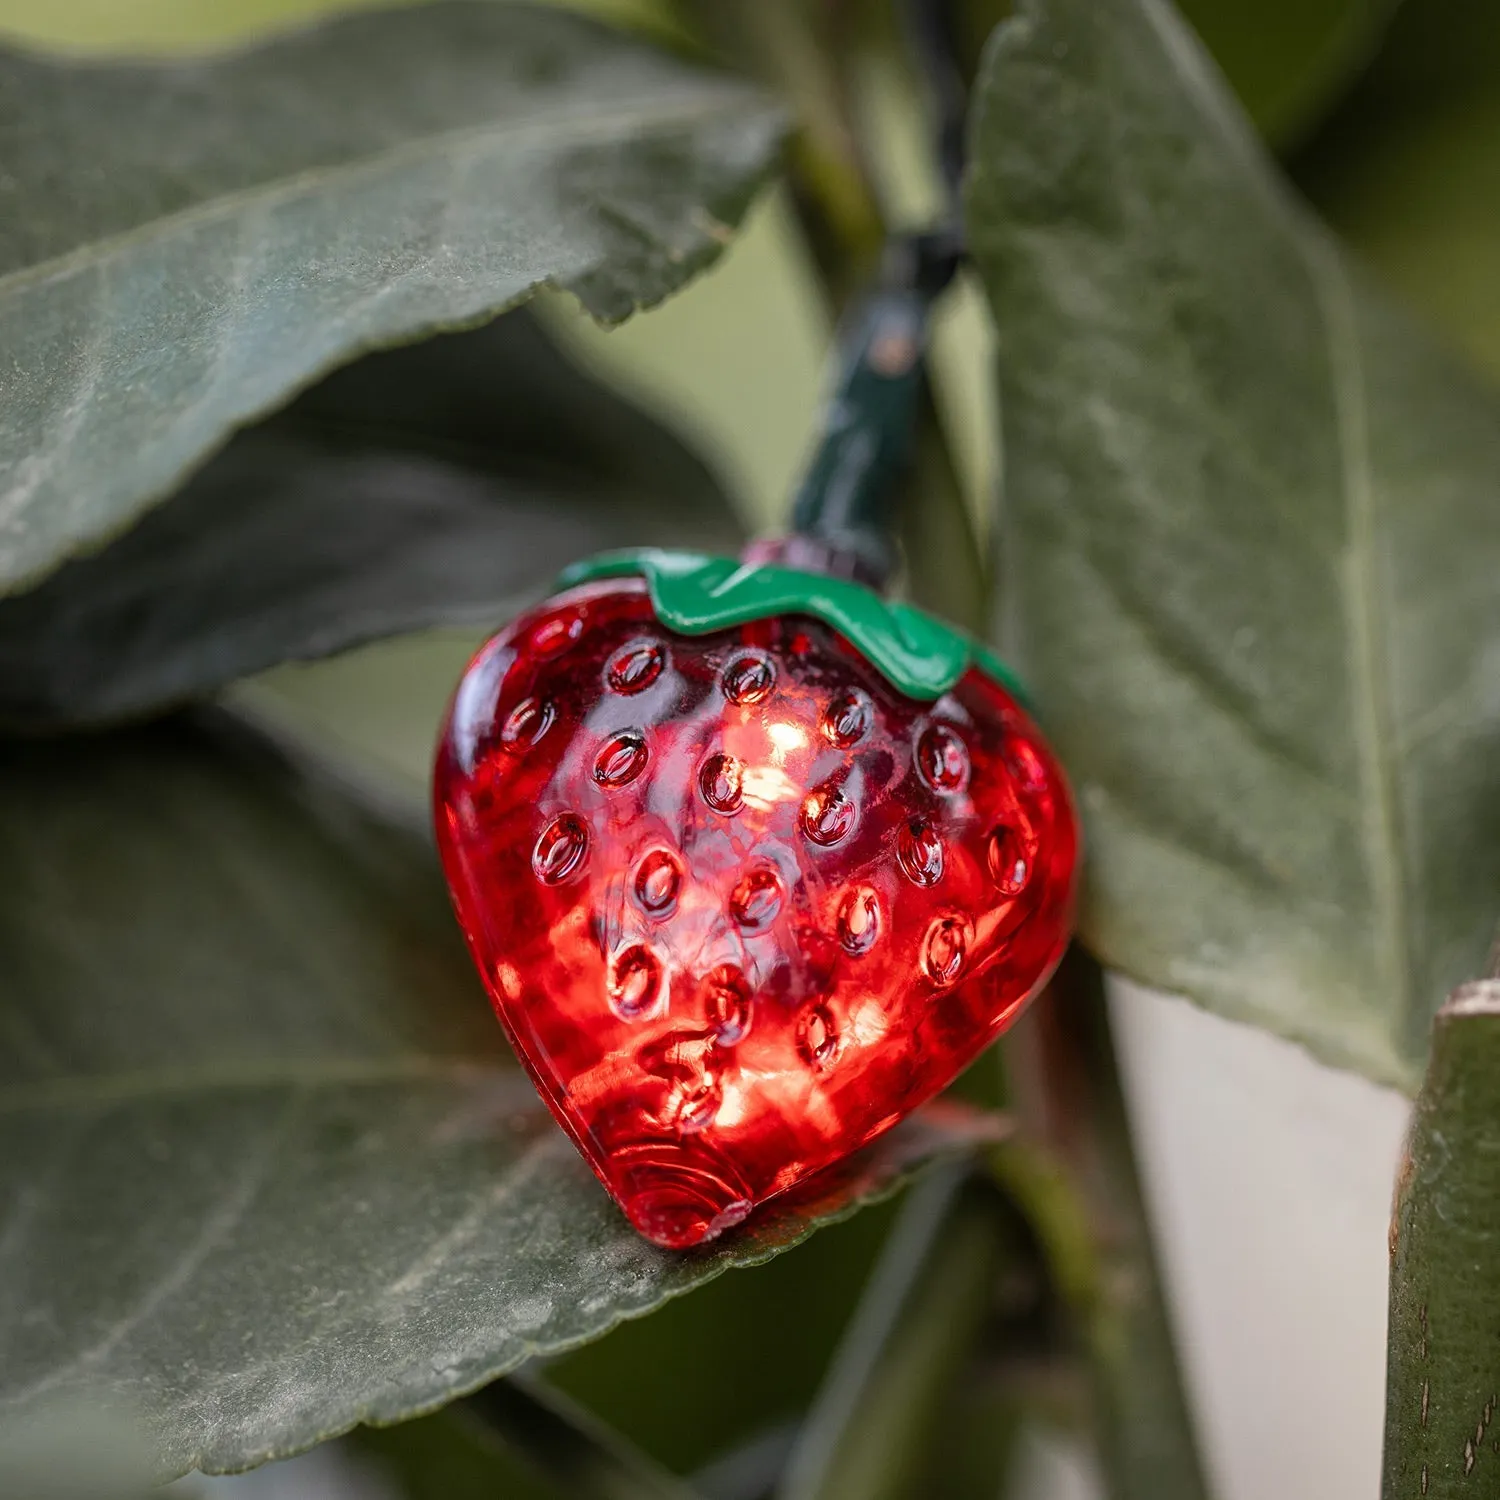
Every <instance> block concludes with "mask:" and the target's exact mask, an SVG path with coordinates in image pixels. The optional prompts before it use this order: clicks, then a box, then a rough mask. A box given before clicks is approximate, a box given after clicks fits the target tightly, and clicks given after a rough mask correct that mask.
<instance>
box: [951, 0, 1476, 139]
mask: <svg viewBox="0 0 1500 1500" xmlns="http://www.w3.org/2000/svg"><path fill="white" fill-rule="evenodd" d="M1438 3H1440V4H1445V3H1448V0H1438ZM1452 3H1454V4H1458V5H1462V4H1463V3H1464V0H1452ZM1400 6H1401V0H1183V4H1182V7H1181V9H1182V12H1183V14H1184V15H1185V16H1186V18H1187V20H1188V21H1189V22H1190V24H1191V25H1192V26H1193V28H1194V30H1196V31H1197V33H1198V35H1199V37H1200V38H1201V39H1202V41H1203V44H1204V46H1205V47H1207V48H1208V50H1209V52H1210V54H1211V55H1212V56H1213V59H1214V61H1215V62H1216V63H1217V64H1218V65H1219V67H1220V68H1221V69H1223V71H1224V76H1225V78H1226V79H1227V80H1228V83H1229V86H1230V88H1232V89H1233V90H1234V92H1235V94H1236V95H1237V96H1238V98H1239V100H1240V103H1241V104H1242V105H1243V106H1244V108H1245V110H1246V112H1247V113H1248V114H1249V115H1250V118H1251V119H1252V120H1253V121H1254V122H1255V125H1256V127H1257V128H1258V129H1259V131H1260V133H1261V134H1262V135H1263V136H1264V137H1265V138H1266V139H1267V140H1268V141H1270V142H1271V144H1272V145H1274V146H1277V147H1281V148H1285V147H1288V146H1294V145H1295V144H1296V143H1297V142H1298V141H1299V140H1300V139H1301V138H1302V137H1304V136H1305V135H1306V134H1307V133H1308V131H1309V130H1311V129H1312V128H1313V127H1314V126H1316V125H1317V123H1318V121H1319V120H1320V119H1322V117H1323V116H1324V115H1326V114H1327V113H1328V111H1329V110H1330V109H1331V108H1332V107H1333V106H1334V105H1335V104H1336V103H1337V102H1338V100H1339V98H1340V96H1341V95H1342V94H1343V93H1344V92H1345V90H1346V89H1347V88H1348V87H1349V85H1350V84H1351V83H1352V82H1353V80H1354V79H1355V78H1356V77H1357V76H1358V74H1359V71H1360V69H1361V68H1362V67H1364V66H1365V64H1367V63H1368V62H1369V60H1370V57H1371V55H1372V54H1373V53H1374V51H1375V50H1376V48H1377V47H1378V46H1379V44H1380V40H1381V37H1382V34H1383V33H1384V31H1385V28H1386V26H1387V24H1388V23H1389V21H1390V17H1391V14H1392V12H1393V11H1397V10H1398V9H1399V8H1400ZM1018 8H1019V7H1017V6H1015V5H1012V4H1011V3H1010V0H962V3H961V4H960V5H959V7H958V13H959V23H960V37H959V39H960V44H961V47H962V49H963V52H964V53H965V54H966V59H967V58H969V57H972V58H976V59H977V56H978V49H979V44H980V43H981V42H982V41H983V40H984V39H985V38H986V37H987V36H988V35H989V34H990V32H991V30H992V29H993V28H994V27H995V26H996V25H997V24H998V23H999V22H1000V21H1001V20H1002V19H1004V18H1005V17H1006V16H1008V15H1010V14H1011V13H1012V12H1013V11H1014V10H1016V9H1018ZM1430 8H1431V0H1428V3H1425V4H1423V5H1411V6H1407V7H1406V9H1407V10H1408V11H1425V10H1429V9H1430Z"/></svg>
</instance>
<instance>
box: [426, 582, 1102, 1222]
mask: <svg viewBox="0 0 1500 1500" xmlns="http://www.w3.org/2000/svg"><path fill="white" fill-rule="evenodd" d="M563 581H564V583H565V585H570V586H567V587H565V588H564V591H563V592H561V593H559V594H557V595H554V596H553V597H552V598H550V599H548V600H546V601H545V602H544V603H543V604H541V605H539V606H538V607H537V608H535V609H533V610H532V611H531V612H530V613H528V614H526V615H524V616H522V617H521V618H520V619H518V620H516V621H515V622H514V623H513V624H511V625H510V626H509V627H508V628H507V629H505V630H503V631H502V632H501V633H500V634H499V635H497V636H495V637H494V638H493V639H492V640H491V641H489V642H488V644H487V645H485V646H484V648H483V649H482V650H481V651H480V652H479V654H478V655H477V656H476V657H475V659H474V661H473V662H472V664H471V665H470V667H469V669H468V671H467V673H466V674H465V676H464V678H463V680H462V682H461V683H460V685H459V688H458V690H457V693H456V695H455V697H454V700H453V704H452V707H451V709H450V712H449V717H448V720H447V722H446V725H445V727H444V730H443V734H442V739H441V743H440V746H439V750H438V757H437V767H436V775H435V793H434V794H435V808H436V818H437V834H438V842H439V847H440V849H441V853H442V859H443V865H444V868H445V870H446V872H447V877H448V881H449V884H450V886H451V888H452V892H453V899H454V903H455V906H456V908H457V911H458V916H459V920H460V922H461V924H462V926H463V929H464V933H465V935H466V936H467V938H468V942H469V946H470V949H471V950H472V952H473V955H474V959H475V962H476V963H477V964H478V966H479V970H480V973H481V975H482V976H483V979H484V982H485V985H486V987H487V988H488V990H489V993H490V997H491V999H492V1000H493V1002H494V1006H495V1010H496V1012H497V1014H498V1015H499V1017H500V1020H501V1022H502V1023H503V1025H504V1026H505V1029H506V1031H507V1033H508V1034H509V1036H510V1039H511V1042H512V1044H513V1045H514V1047H515V1049H516V1051H517V1053H518V1054H519V1055H520V1058H521V1060H522V1062H523V1063H524V1064H525V1066H526V1067H527V1069H528V1070H529V1072H530V1074H531V1076H532V1078H533V1080H534V1081H535V1083H536V1085H537V1087H538V1089H539V1090H540V1091H541V1094H542V1096H543V1098H545V1099H546V1101H547V1103H548V1105H549V1106H550V1107H551V1109H552V1112H553V1114H554V1115H555V1116H556V1117H557V1119H558V1121H559V1122H560V1123H561V1125H562V1126H563V1128H564V1129H565V1130H566V1131H567V1132H568V1134H569V1135H570V1136H571V1137H572V1139H573V1141H574V1142H575V1143H576V1145H577V1146H578V1148H579V1150H580V1151H581V1152H582V1153H583V1155H584V1156H585V1158H586V1159H587V1160H588V1162H589V1165H590V1166H591V1167H592V1168H593V1169H594V1171H595V1172H596V1173H597V1174H598V1176H599V1179H600V1181H601V1182H603V1184H604V1186H605V1187H606V1188H607V1189H608V1190H609V1192H610V1193H611V1194H612V1195H613V1197H614V1198H615V1201H616V1202H617V1203H618V1204H619V1205H620V1207H621V1209H623V1211H624V1212H625V1214H626V1216H627V1217H628V1218H629V1219H630V1221H631V1223H632V1224H633V1225H634V1226H635V1227H636V1228H637V1229H638V1230H639V1231H640V1233H641V1234H643V1235H645V1236H646V1238H648V1239H650V1240H653V1241H655V1242H656V1243H657V1244H659V1245H663V1246H667V1247H670V1248H682V1247H686V1246H690V1245H694V1244H698V1243H700V1242H702V1241H704V1240H708V1239H711V1238H713V1237H714V1236H715V1235H717V1234H719V1233H721V1232H722V1231H723V1230H724V1229H726V1228H728V1227H729V1226H730V1225H733V1224H736V1223H738V1222H739V1221H740V1220H741V1219H743V1218H744V1217H745V1216H746V1215H747V1214H748V1213H749V1212H750V1211H751V1209H752V1208H754V1207H755V1206H757V1205H758V1204H761V1203H763V1202H765V1201H766V1199H768V1198H771V1197H773V1196H775V1195H776V1194H778V1193H781V1192H784V1191H785V1190H787V1189H788V1188H791V1187H793V1186H794V1185H796V1184H798V1183H801V1182H802V1181H804V1180H805V1179H806V1178H808V1177H809V1176H811V1175H812V1174H814V1173H816V1172H818V1171H820V1170H821V1169H823V1168H825V1167H827V1166H829V1165H831V1164H832V1163H834V1162H835V1161H837V1160H838V1159H839V1158H841V1157H843V1156H845V1155H846V1154H848V1153H849V1152H851V1151H854V1150H855V1149H857V1148H858V1147H860V1146H862V1145H864V1144H865V1143H866V1142H868V1141H870V1140H871V1139H872V1138H873V1137H875V1136H877V1135H879V1134H880V1133H881V1132H882V1131H884V1130H887V1129H889V1128H890V1127H891V1126H892V1125H894V1124H895V1123H896V1122H897V1121H898V1120H900V1119H901V1118H902V1117H903V1116H904V1115H906V1114H907V1113H909V1112H910V1111H911V1110H912V1109H914V1108H915V1107H916V1106H917V1105H919V1104H921V1103H922V1102H923V1101H925V1100H927V1099H929V1098H930V1097H931V1096H932V1095H934V1094H936V1093H937V1092H938V1091H939V1090H940V1089H942V1088H944V1087H945V1086H946V1085H947V1084H948V1083H950V1082H951V1081H952V1080H953V1078H954V1077H955V1076H956V1075H957V1074H958V1073H959V1072H961V1071H962V1069H963V1068H964V1067H965V1066H966V1065H967V1064H968V1063H969V1062H971V1061H972V1060H973V1059H974V1057H975V1056H977V1054H978V1053H979V1052H980V1051H982V1050H983V1049H984V1048H985V1047H986V1046H987V1045H988V1044H989V1043H990V1042H992V1041H993V1040H994V1039H995V1037H997V1036H998V1035H999V1034H1000V1033H1001V1032H1002V1031H1004V1030H1005V1028H1006V1027H1007V1026H1008V1025H1009V1024H1010V1023H1011V1021H1012V1020H1014V1019H1015V1017H1016V1015H1017V1014H1018V1012H1019V1011H1020V1010H1021V1009H1022V1007H1023V1006H1024V1005H1025V1004H1026V1002H1027V1001H1028V1000H1029V999H1030V998H1031V997H1032V996H1033V995H1034V994H1035V993H1036V992H1037V990H1038V989H1039V988H1040V987H1041V985H1042V984H1043V983H1044V982H1045V980H1046V979H1047V977H1048V975H1049V974H1050V973H1051V971H1052V969H1053V967H1054V966H1055V965H1056V963H1057V961H1058V960H1059V958H1060V957H1061V955H1062V952H1063V948H1064V946H1065V945H1066V943H1067V940H1068V936H1069V933H1070V930H1071V923H1072V909H1073V898H1074V886H1075V872H1076V868H1077V863H1078V852H1079V836H1078V829H1077V824H1076V820H1075V816H1074V811H1073V806H1072V802H1071V799H1070V797H1069V793H1068V788H1067V784H1066V782H1065V780H1064V777H1063V773H1062V770H1061V768H1060V767H1059V766H1058V764H1057V761H1056V760H1055V758H1054V757H1053V755H1052V752H1051V750H1050V749H1049V748H1048V746H1047V744H1046V742H1045V740H1044V739H1043V738H1042V736H1041V734H1040V732H1039V731H1038V730H1037V728H1036V726H1035V725H1034V724H1033V723H1032V721H1031V720H1030V718H1029V717H1028V716H1027V714H1026V713H1025V711H1024V710H1023V709H1022V707H1021V706H1020V704H1019V703H1018V701H1017V692H1016V690H1015V687H1014V684H1013V683H1011V682H1010V681H1009V679H1008V678H1007V676H1006V673H1005V669H1004V668H1003V667H1001V666H1000V665H999V663H998V662H996V661H995V660H994V659H993V658H992V657H990V656H989V655H988V654H987V653H986V652H985V651H984V650H983V648H981V647H979V646H977V645H976V644H975V643H973V642H972V641H970V640H969V639H967V638H966V637H964V636H962V635H959V634H958V633H957V632H955V631H952V630H950V629H949V628H948V627H946V626H944V625H942V624H941V623H939V622H938V621H936V620H934V619H932V618H931V617H930V616H927V615H924V614H922V613H921V612H920V611H917V610H915V609H912V608H911V607H909V606H906V605H901V604H894V605H888V604H886V603H884V602H883V601H882V600H881V599H880V598H879V597H878V596H877V595H876V594H874V593H873V592H872V591H870V590H868V589H866V588H864V587H862V586H861V585H859V584H856V583H853V582H848V581H845V580H840V579H831V578H827V577H823V576H820V575H816V574H811V573H803V572H799V571H797V570H795V569H791V568H786V567H778V566H755V565H752V564H748V563H740V562H736V561H734V560H732V559H728V558H705V557H699V556H695V555H691V554H678V553H663V552H642V553H631V554H619V555H613V556H607V557H604V558H601V559H594V560H592V561H591V562H590V563H587V564H584V565H581V566H580V567H578V568H575V569H573V570H570V573H569V574H568V575H565V576H564V580H563Z"/></svg>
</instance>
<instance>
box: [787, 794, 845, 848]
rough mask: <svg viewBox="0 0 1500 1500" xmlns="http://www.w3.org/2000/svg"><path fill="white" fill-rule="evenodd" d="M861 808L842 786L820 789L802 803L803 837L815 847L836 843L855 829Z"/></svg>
mask: <svg viewBox="0 0 1500 1500" xmlns="http://www.w3.org/2000/svg"><path fill="white" fill-rule="evenodd" d="M858 815H859V809H858V808H857V807H856V806H855V804H854V801H853V799H852V798H850V797H848V796H846V795H845V793H844V790H843V788H842V787H837V786H832V785H829V786H820V787H818V788H817V789H816V790H815V791H813V792H810V793H809V794H808V796H807V798H806V799H805V800H804V802H803V803H802V814H801V818H800V822H801V825H802V832H803V834H804V835H805V836H806V837H807V838H809V839H811V840H812V842H813V843H815V844H823V845H825V846H826V845H828V844H836V843H838V841H839V840H840V839H841V838H843V837H845V835H847V834H848V832H849V830H850V829H851V828H853V827H854V824H855V820H856V818H857V817H858Z"/></svg>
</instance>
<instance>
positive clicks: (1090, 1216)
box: [996, 946, 1209, 1500]
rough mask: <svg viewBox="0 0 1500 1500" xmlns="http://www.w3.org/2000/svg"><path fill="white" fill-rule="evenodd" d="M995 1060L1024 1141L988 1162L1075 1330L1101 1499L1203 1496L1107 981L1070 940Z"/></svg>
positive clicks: (1201, 1499)
mask: <svg viewBox="0 0 1500 1500" xmlns="http://www.w3.org/2000/svg"><path fill="white" fill-rule="evenodd" d="M1005 1054H1006V1060H1007V1063H1008V1065H1009V1069H1010V1075H1011V1082H1012V1087H1013V1092H1014V1095H1015V1098H1016V1104H1017V1113H1018V1116H1019V1120H1020V1125H1021V1137H1020V1140H1019V1141H1018V1142H1017V1143H1016V1144H1015V1145H1007V1146H1006V1147H1004V1148H1003V1149H1002V1150H1001V1151H1000V1152H999V1153H997V1154H996V1166H997V1170H998V1174H999V1176H1000V1179H1001V1181H1002V1183H1003V1185H1004V1186H1005V1188H1006V1189H1008V1191H1009V1193H1010V1195H1011V1196H1012V1197H1013V1199H1014V1200H1015V1202H1016V1203H1017V1204H1018V1206H1019V1207H1020V1208H1021V1209H1022V1211H1023V1212H1024V1213H1026V1214H1027V1216H1028V1217H1029V1218H1030V1220H1031V1222H1032V1224H1033V1226H1034V1228H1035V1230H1036V1233H1037V1236H1038V1238H1039V1239H1040V1241H1041V1243H1042V1245H1043V1247H1044V1249H1045V1253H1046V1256H1047V1259H1048V1262H1049V1266H1050V1269H1051V1272H1052V1276H1053V1278H1054V1282H1055V1285H1056V1287H1057V1290H1058V1292H1059V1293H1060V1295H1061V1296H1062V1298H1063V1299H1064V1300H1065V1302H1066V1303H1067V1304H1068V1307H1069V1311H1070V1312H1071V1314H1072V1317H1073V1320H1074V1322H1075V1324H1076V1326H1077V1329H1078V1332H1079V1336H1080V1342H1081V1344H1082V1346H1083V1351H1084V1353H1085V1354H1086V1356H1087V1363H1088V1366H1089V1375H1090V1385H1091V1386H1092V1403H1091V1404H1092V1413H1091V1415H1092V1419H1093V1427H1094V1445H1095V1448H1096V1450H1097V1452H1098V1456H1099V1463H1100V1468H1101V1470H1102V1473H1103V1478H1104V1481H1105V1485H1106V1487H1107V1490H1108V1493H1109V1495H1110V1497H1111V1500H1207V1497H1208V1495H1209V1488H1208V1481H1207V1477H1206V1476H1205V1474H1204V1470H1203V1461H1202V1457H1201V1455H1200V1453H1199V1449H1198V1440H1197V1435H1196V1431H1195V1427H1194V1422H1193V1415H1192V1411H1191V1406H1190V1403H1189V1399H1188V1393H1187V1388H1186V1384H1185V1382H1184V1380H1183V1376H1182V1370H1181V1367H1180V1364H1179V1362H1178V1358H1177V1351H1176V1347H1175V1341H1174V1339H1173V1333H1172V1326H1171V1316H1170V1313H1169V1311H1168V1306H1167V1296H1166V1288H1165V1283H1164V1280H1163V1276H1162V1271H1161V1266H1160V1262H1159V1260H1158V1258H1157V1256H1156V1250H1155V1245H1154V1244H1153V1241H1152V1232H1151V1223H1150V1218H1149V1216H1148V1213H1147V1209H1146V1204H1145V1200H1144V1195H1143V1193H1142V1189H1141V1182H1140V1175H1139V1171H1138V1169H1137V1166H1136V1161H1135V1154H1134V1151H1133V1148H1132V1142H1131V1132H1130V1121H1129V1117H1128V1116H1127V1114H1126V1109H1125V1098H1124V1094H1123V1092H1122V1089H1121V1085H1120V1073H1119V1064H1118V1062H1117V1061H1116V1056H1115V1049H1114V1039H1113V1035H1112V1033H1111V1029H1110V1021H1109V1012H1108V1009H1107V1007H1106V1005H1105V996H1104V976H1103V973H1102V972H1101V970H1100V969H1099V966H1098V965H1097V964H1095V963H1094V962H1092V960H1090V959H1089V957H1088V956H1087V955H1086V954H1085V953H1083V952H1082V951H1081V950H1080V949H1078V948H1077V947H1076V946H1075V947H1073V948H1072V949H1070V950H1069V952H1068V955H1067V957H1066V958H1065V959H1064V960H1063V965H1062V967H1061V968H1060V969H1059V971H1058V974H1057V977H1056V978H1055V979H1054V980H1053V981H1052V983H1051V985H1050V986H1049V987H1048V989H1047V992H1046V993H1045V994H1044V995H1043V996H1041V997H1040V999H1039V1000H1038V1001H1037V1002H1036V1003H1035V1004H1034V1005H1033V1006H1032V1008H1031V1009H1030V1010H1029V1011H1028V1012H1027V1013H1026V1015H1025V1016H1024V1017H1023V1018H1022V1020H1021V1022H1020V1024H1018V1025H1017V1026H1016V1027H1015V1028H1014V1029H1013V1030H1012V1031H1011V1033H1010V1034H1009V1036H1008V1037H1007V1038H1006V1043H1005ZM1028 1136H1029V1137H1030V1139H1027V1137H1028Z"/></svg>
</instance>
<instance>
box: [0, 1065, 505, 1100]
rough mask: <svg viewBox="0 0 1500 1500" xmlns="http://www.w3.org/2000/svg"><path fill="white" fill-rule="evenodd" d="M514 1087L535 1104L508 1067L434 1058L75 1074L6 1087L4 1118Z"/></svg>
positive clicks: (1, 1094) (2, 1090)
mask: <svg viewBox="0 0 1500 1500" xmlns="http://www.w3.org/2000/svg"><path fill="white" fill-rule="evenodd" d="M502 1080H503V1081H505V1082H507V1083H514V1084H515V1085H516V1086H517V1090H518V1092H524V1096H525V1098H526V1099H527V1100H528V1101H530V1100H531V1099H532V1098H533V1095H532V1091H531V1086H530V1084H529V1083H528V1082H527V1080H526V1077H525V1075H524V1074H523V1073H522V1072H521V1071H520V1070H519V1069H518V1068H514V1067H511V1066H508V1065H507V1064H506V1063H505V1061H504V1060H503V1059H500V1058H494V1059H488V1060H485V1061H478V1062H476V1061H475V1060H473V1059H472V1058H465V1057H458V1056H444V1055H441V1054H433V1053H416V1052H412V1053H393V1054H391V1055H389V1056H385V1057H369V1058H363V1057H360V1058H337V1057H312V1058H273V1059H268V1060H266V1061H265V1062H263V1063H251V1064H248V1065H247V1064H237V1065H234V1064H232V1065H221V1066H217V1067H216V1066H213V1065H207V1066H202V1067H198V1066H193V1067H191V1068H186V1067H181V1066H176V1067H166V1068H142V1069H139V1070H135V1071H127V1072H120V1073H97V1074H75V1075H70V1076H66V1077H60V1078H54V1079H47V1080H44V1081H41V1082H37V1083H29V1084H28V1083H23V1084H13V1085H0V1116H3V1115H16V1114H26V1113H30V1112H43V1111H48V1110H68V1109H91V1110H92V1109H99V1108H107V1107H109V1106H111V1105H115V1104H126V1103H133V1102H136V1101H138V1100H143V1099H159V1098H169V1097H181V1096H184V1095H190V1094H199V1093H215V1092H218V1091H221V1090H224V1089H244V1090H251V1089H278V1088H293V1089H319V1088H337V1087H342V1086H345V1085H361V1084H381V1083H406V1082H412V1083H418V1082H420V1083H436V1082H452V1083H475V1082H481V1081H485V1082H498V1081H502Z"/></svg>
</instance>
